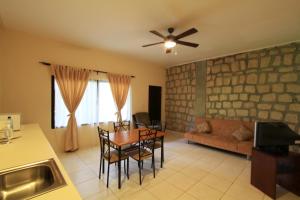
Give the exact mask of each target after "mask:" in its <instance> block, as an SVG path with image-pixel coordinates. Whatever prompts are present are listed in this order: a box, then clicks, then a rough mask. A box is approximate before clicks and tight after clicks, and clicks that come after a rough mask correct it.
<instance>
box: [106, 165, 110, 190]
mask: <svg viewBox="0 0 300 200" xmlns="http://www.w3.org/2000/svg"><path fill="white" fill-rule="evenodd" d="M107 164H108V165H107V181H106V187H107V188H108V184H109V165H110V164H109V161H107Z"/></svg>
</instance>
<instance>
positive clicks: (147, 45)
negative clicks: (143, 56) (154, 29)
mask: <svg viewBox="0 0 300 200" xmlns="http://www.w3.org/2000/svg"><path fill="white" fill-rule="evenodd" d="M163 43H164V42H156V43H153V44H146V45H143V46H142V47H149V46H153V45H157V44H163Z"/></svg>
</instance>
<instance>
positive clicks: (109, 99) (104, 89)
mask: <svg viewBox="0 0 300 200" xmlns="http://www.w3.org/2000/svg"><path fill="white" fill-rule="evenodd" d="M116 112H117V107H116V104H115V102H114V99H113V96H112V92H111V89H110V85H109V83H108V82H100V84H99V121H100V122H109V121H117V115H116ZM121 113H122V119H123V120H130V116H131V91H130V90H129V92H128V96H127V99H126V103H125V105H124V107H123V109H122V110H121Z"/></svg>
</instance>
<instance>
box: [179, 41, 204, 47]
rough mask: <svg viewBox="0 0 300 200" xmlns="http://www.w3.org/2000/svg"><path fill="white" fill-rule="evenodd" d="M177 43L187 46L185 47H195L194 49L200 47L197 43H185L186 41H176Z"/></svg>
mask: <svg viewBox="0 0 300 200" xmlns="http://www.w3.org/2000/svg"><path fill="white" fill-rule="evenodd" d="M176 43H177V44H181V45H185V46H189V47H194V48H196V47H198V46H199V44H196V43H192V42H185V41H180V40H176Z"/></svg>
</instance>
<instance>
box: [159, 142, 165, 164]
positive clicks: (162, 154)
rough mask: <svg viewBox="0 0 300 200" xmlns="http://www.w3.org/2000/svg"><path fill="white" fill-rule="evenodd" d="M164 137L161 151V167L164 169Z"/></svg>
mask: <svg viewBox="0 0 300 200" xmlns="http://www.w3.org/2000/svg"><path fill="white" fill-rule="evenodd" d="M164 154H165V153H164V136H162V137H161V149H160V167H161V168H162V167H163V162H164V161H165V155H164Z"/></svg>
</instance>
